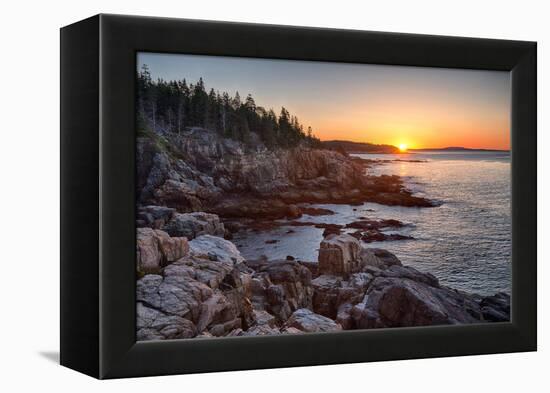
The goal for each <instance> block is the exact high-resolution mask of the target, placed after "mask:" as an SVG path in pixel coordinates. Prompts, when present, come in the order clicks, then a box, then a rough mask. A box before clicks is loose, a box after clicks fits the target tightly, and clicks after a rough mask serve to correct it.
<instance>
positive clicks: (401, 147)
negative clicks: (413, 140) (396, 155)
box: [399, 143, 407, 152]
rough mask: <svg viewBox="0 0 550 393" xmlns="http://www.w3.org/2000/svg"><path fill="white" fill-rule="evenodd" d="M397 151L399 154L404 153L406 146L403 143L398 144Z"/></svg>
mask: <svg viewBox="0 0 550 393" xmlns="http://www.w3.org/2000/svg"><path fill="white" fill-rule="evenodd" d="M399 150H400V151H401V152H406V151H407V144H405V143H400V144H399Z"/></svg>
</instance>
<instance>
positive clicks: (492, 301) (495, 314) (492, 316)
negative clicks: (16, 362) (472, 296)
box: [480, 292, 510, 322]
mask: <svg viewBox="0 0 550 393" xmlns="http://www.w3.org/2000/svg"><path fill="white" fill-rule="evenodd" d="M480 306H481V313H482V314H483V318H484V319H485V320H486V321H489V322H508V321H510V296H509V295H508V294H506V293H502V292H499V293H497V294H495V295H493V296H487V297H485V298H483V299H482V300H481V302H480Z"/></svg>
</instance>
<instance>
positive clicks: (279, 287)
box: [246, 260, 313, 322]
mask: <svg viewBox="0 0 550 393" xmlns="http://www.w3.org/2000/svg"><path fill="white" fill-rule="evenodd" d="M246 265H247V266H248V267H249V268H251V269H252V270H254V272H255V273H254V275H253V277H252V280H251V292H252V297H251V301H252V304H253V305H254V308H255V309H259V310H266V311H268V312H269V313H270V314H272V315H274V316H275V317H276V318H277V320H278V321H279V322H283V321H286V320H287V319H288V318H289V317H290V315H291V314H292V313H293V312H294V311H295V310H297V309H298V308H311V307H312V297H313V288H312V287H311V271H310V270H309V269H308V268H306V267H304V266H303V265H302V264H300V263H298V262H296V261H292V260H280V261H268V260H259V261H246Z"/></svg>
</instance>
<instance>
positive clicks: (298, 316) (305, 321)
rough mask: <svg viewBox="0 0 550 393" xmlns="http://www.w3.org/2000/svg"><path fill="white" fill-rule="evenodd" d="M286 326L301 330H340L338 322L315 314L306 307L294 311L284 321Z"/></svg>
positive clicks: (313, 331)
mask: <svg viewBox="0 0 550 393" xmlns="http://www.w3.org/2000/svg"><path fill="white" fill-rule="evenodd" d="M285 327H286V328H295V329H298V330H300V331H302V332H308V333H320V332H337V331H340V330H342V326H340V324H339V323H336V322H334V321H333V320H332V319H330V318H327V317H324V316H322V315H319V314H315V313H314V312H313V311H311V310H309V309H307V308H300V309H298V310H296V311H294V313H292V315H291V317H290V318H289V319H288V321H286V323H285Z"/></svg>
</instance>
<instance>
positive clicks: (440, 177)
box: [234, 151, 511, 295]
mask: <svg viewBox="0 0 550 393" xmlns="http://www.w3.org/2000/svg"><path fill="white" fill-rule="evenodd" d="M357 156H359V157H362V158H368V159H377V160H385V162H384V163H382V164H379V165H375V166H373V167H371V168H370V169H368V170H367V171H368V172H369V173H370V174H375V175H380V174H387V175H393V174H395V175H399V176H401V177H402V178H403V179H404V181H405V185H406V186H407V187H408V188H409V189H411V190H412V191H413V192H414V193H415V195H419V196H424V197H427V198H429V199H432V200H437V201H439V202H440V203H441V206H438V207H433V208H411V207H399V206H384V205H379V204H376V203H364V204H363V205H361V206H349V205H334V204H323V205H313V206H317V207H324V208H327V209H330V210H332V211H334V212H335V213H336V214H334V215H329V216H316V217H312V216H307V215H304V216H303V217H302V218H300V221H308V222H324V223H336V224H346V223H350V222H352V221H356V220H358V219H359V217H367V218H369V219H390V218H393V219H397V220H400V221H403V222H404V223H406V224H408V225H407V226H406V227H404V228H400V229H399V230H394V231H386V233H400V234H403V235H409V236H413V237H414V238H415V240H400V241H385V242H374V243H368V244H365V243H363V244H364V246H365V247H378V248H385V249H387V250H389V251H391V252H393V253H394V254H396V256H397V257H398V258H399V259H400V260H401V261H402V262H403V263H404V264H405V265H410V266H413V267H415V268H417V269H419V270H421V271H425V272H430V273H432V274H434V275H435V276H436V277H437V278H439V280H440V282H441V283H442V284H444V285H448V286H451V287H454V288H456V289H460V290H464V291H468V292H473V293H478V294H481V295H490V294H494V293H495V292H499V291H502V292H506V293H510V292H511V211H510V209H511V195H510V183H511V182H510V179H511V167H510V156H509V153H504V152H474V151H468V152H420V151H417V152H415V153H411V154H399V155H388V154H380V155H378V154H357ZM387 160H400V161H387ZM407 160H414V161H421V162H411V161H407ZM284 222H285V221H284V220H281V223H282V224H283V226H281V227H278V228H275V229H271V230H264V231H252V230H247V231H241V232H239V233H238V234H236V236H235V238H234V242H235V243H236V244H237V247H238V248H239V249H240V251H241V253H242V254H243V256H244V257H245V258H248V259H254V258H258V257H260V256H261V255H265V256H267V257H268V258H269V259H279V258H285V257H286V256H287V255H292V256H294V257H295V258H298V259H301V260H308V261H316V260H317V257H318V249H319V243H320V242H321V240H322V238H323V237H322V232H323V230H322V229H317V228H314V227H291V226H285V225H284ZM289 231H293V232H292V233H288V232H289ZM273 240H276V242H275V243H272V244H269V243H266V241H268V242H269V241H273Z"/></svg>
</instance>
